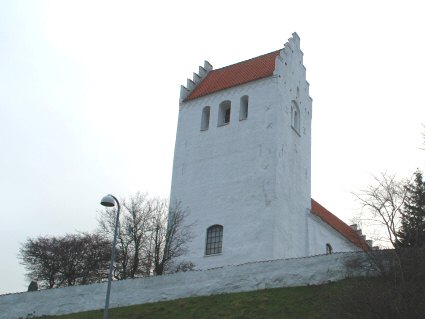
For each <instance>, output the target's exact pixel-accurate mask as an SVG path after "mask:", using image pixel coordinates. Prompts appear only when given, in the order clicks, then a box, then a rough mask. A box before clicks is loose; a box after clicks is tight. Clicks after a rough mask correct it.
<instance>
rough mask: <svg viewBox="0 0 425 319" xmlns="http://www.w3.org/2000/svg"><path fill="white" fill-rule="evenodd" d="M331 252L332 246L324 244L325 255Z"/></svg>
mask: <svg viewBox="0 0 425 319" xmlns="http://www.w3.org/2000/svg"><path fill="white" fill-rule="evenodd" d="M329 254H332V246H331V244H329V243H327V244H326V255H329Z"/></svg>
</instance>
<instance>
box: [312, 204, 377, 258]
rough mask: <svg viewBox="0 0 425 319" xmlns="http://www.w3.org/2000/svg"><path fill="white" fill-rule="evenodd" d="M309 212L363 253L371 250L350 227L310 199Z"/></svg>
mask: <svg viewBox="0 0 425 319" xmlns="http://www.w3.org/2000/svg"><path fill="white" fill-rule="evenodd" d="M311 212H312V214H314V215H316V216H318V217H320V219H322V220H323V221H324V222H325V223H327V224H328V225H329V226H331V227H332V228H333V229H335V230H336V231H337V232H339V233H340V234H341V235H342V236H344V237H345V238H347V239H348V240H349V241H351V242H352V243H353V244H354V245H356V246H357V247H359V248H361V249H363V250H364V251H368V250H370V249H371V247H370V246H369V245H368V244H367V243H366V240H365V239H364V238H363V237H361V236H360V235H359V234H358V233H357V232H356V231H355V230H353V229H352V228H351V227H350V226H348V225H347V224H346V223H344V222H343V221H342V220H341V219H339V218H338V217H336V216H335V215H334V214H332V213H331V212H330V211H328V210H327V209H326V208H325V207H323V206H322V205H320V204H319V203H318V202H316V201H315V200H314V199H311Z"/></svg>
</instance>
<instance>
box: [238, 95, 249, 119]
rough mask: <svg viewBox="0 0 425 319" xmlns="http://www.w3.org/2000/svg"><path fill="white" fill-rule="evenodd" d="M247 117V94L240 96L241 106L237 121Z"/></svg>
mask: <svg viewBox="0 0 425 319" xmlns="http://www.w3.org/2000/svg"><path fill="white" fill-rule="evenodd" d="M247 118H248V95H244V96H242V97H241V106H240V109H239V121H242V120H246V119H247Z"/></svg>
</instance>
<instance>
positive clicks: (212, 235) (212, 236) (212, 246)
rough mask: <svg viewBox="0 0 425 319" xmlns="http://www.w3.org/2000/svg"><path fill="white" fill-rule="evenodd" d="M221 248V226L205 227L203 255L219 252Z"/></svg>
mask: <svg viewBox="0 0 425 319" xmlns="http://www.w3.org/2000/svg"><path fill="white" fill-rule="evenodd" d="M222 249H223V226H221V225H213V226H211V227H208V229H207V243H206V246H205V255H214V254H220V253H221V252H222Z"/></svg>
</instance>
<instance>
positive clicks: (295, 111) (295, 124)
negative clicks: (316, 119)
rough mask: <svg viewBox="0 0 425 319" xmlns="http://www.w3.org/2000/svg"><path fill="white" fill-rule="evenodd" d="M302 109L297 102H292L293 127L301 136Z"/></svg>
mask: <svg viewBox="0 0 425 319" xmlns="http://www.w3.org/2000/svg"><path fill="white" fill-rule="evenodd" d="M300 117H301V116H300V109H299V107H298V105H297V103H296V102H295V101H292V104H291V126H292V128H293V129H294V130H295V132H297V133H298V134H300Z"/></svg>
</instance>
